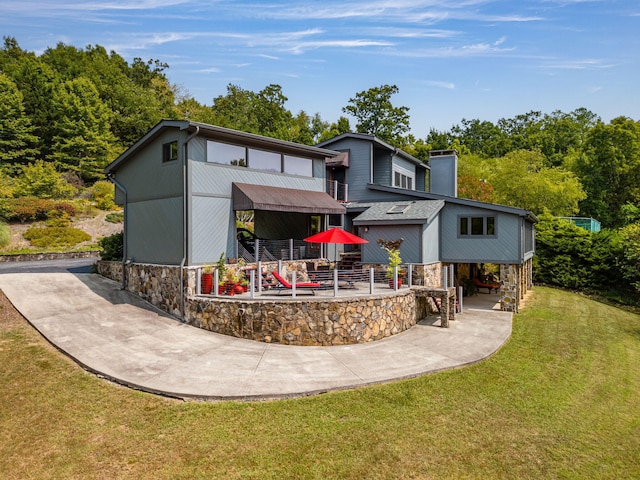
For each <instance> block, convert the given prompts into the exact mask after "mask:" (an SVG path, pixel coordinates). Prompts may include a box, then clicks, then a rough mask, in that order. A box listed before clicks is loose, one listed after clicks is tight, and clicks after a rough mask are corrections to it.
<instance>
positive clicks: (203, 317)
mask: <svg viewBox="0 0 640 480" xmlns="http://www.w3.org/2000/svg"><path fill="white" fill-rule="evenodd" d="M415 317H416V316H415V295H414V294H413V292H411V291H409V290H406V291H405V292H403V293H402V294H395V295H390V294H380V295H373V296H369V297H352V298H340V297H336V298H331V299H321V300H320V299H317V298H316V299H313V298H312V299H295V300H292V299H283V300H282V301H278V300H252V301H238V300H227V299H190V301H189V303H188V305H187V311H186V312H185V320H186V321H187V323H189V324H191V325H193V326H196V327H199V328H203V329H205V330H210V331H212V332H217V333H222V334H225V335H232V336H235V337H242V338H248V339H251V340H256V341H261V342H267V343H282V344H287V345H346V344H354V343H365V342H370V341H374V340H380V339H382V338H385V337H388V336H391V335H394V334H396V333H400V332H402V331H404V330H407V329H409V328H411V327H412V326H413V325H415V323H416V318H415Z"/></svg>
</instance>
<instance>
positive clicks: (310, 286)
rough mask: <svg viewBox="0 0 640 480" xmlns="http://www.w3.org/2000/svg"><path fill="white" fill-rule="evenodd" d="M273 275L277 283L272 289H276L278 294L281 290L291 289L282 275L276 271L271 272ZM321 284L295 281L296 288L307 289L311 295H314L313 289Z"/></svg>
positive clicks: (290, 285) (291, 286)
mask: <svg viewBox="0 0 640 480" xmlns="http://www.w3.org/2000/svg"><path fill="white" fill-rule="evenodd" d="M271 273H272V275H273V277H274V278H275V279H276V281H277V282H278V284H277V285H276V286H275V287H273V289H274V290H278V295H280V293H281V292H283V291H291V290H292V289H293V285H292V284H291V283H289V282H288V281H287V280H286V279H285V278H284V277H283V276H282V275H280V274H279V273H278V272H275V271H274V272H271ZM321 287H322V284H321V283H318V282H296V290H297V289H300V290H307V291H310V292H311V295H315V294H316V292H315V289H317V288H321Z"/></svg>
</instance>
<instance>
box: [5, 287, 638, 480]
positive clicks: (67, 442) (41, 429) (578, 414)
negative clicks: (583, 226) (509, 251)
mask: <svg viewBox="0 0 640 480" xmlns="http://www.w3.org/2000/svg"><path fill="white" fill-rule="evenodd" d="M462 321H464V320H462ZM0 478H8V479H13V478H16V479H28V478H34V479H36V478H37V479H42V478H65V479H68V478H83V479H84V478H105V479H115V478H135V479H140V478H154V479H156V478H159V479H162V478H171V479H192V478H203V479H204V478H206V479H210V478H225V479H226V478H231V479H233V478H256V479H265V478H267V479H269V478H274V479H281V478H295V479H299V478H318V479H325V478H335V479H362V478H385V479H387V478H388V479H396V478H412V479H415V478H437V479H442V478H455V479H460V478H473V479H490V478H505V479H506V478H508V479H523V478H536V479H539V478H541V479H553V478H575V479H603V478H610V479H637V478H640V316H638V315H636V314H633V313H629V312H626V311H623V310H621V309H617V308H614V307H611V306H606V305H603V304H601V303H597V302H595V301H592V300H589V299H587V298H585V297H582V296H579V295H575V294H572V293H567V292H563V291H559V290H553V289H548V288H542V287H536V288H535V290H534V291H533V292H532V294H531V296H530V297H529V298H528V299H527V305H526V307H525V308H524V309H523V312H522V313H520V314H519V315H517V316H515V317H514V330H513V336H512V338H511V339H510V341H509V342H508V343H507V344H506V345H505V346H504V347H503V349H502V350H501V351H499V352H498V353H497V354H496V355H494V356H493V357H491V358H490V359H488V360H486V361H484V362H481V363H479V364H476V365H474V366H471V367H466V368H462V369H458V370H452V371H448V372H442V373H438V374H434V375H428V376H425V377H422V378H418V379H413V380H408V381H401V382H397V383H393V384H389V385H383V386H375V387H368V388H362V389H357V390H353V391H347V392H339V393H330V394H325V395H321V396H316V397H309V398H303V399H296V400H287V401H274V402H263V403H237V402H222V403H199V402H180V401H176V400H169V399H163V398H160V397H156V396H153V395H149V394H144V393H140V392H135V391H132V390H129V389H126V388H123V387H119V386H116V385H112V384H109V383H107V382H105V381H103V380H100V379H98V378H96V377H94V376H93V375H91V374H88V373H86V372H84V371H83V370H82V369H80V368H79V367H77V366H76V365H75V364H73V363H71V362H70V361H69V360H68V359H67V358H66V357H64V356H63V355H62V354H60V353H58V352H57V351H56V350H55V349H53V348H52V347H51V346H49V345H48V344H47V343H46V342H45V341H43V340H42V339H41V337H40V336H39V335H38V334H37V333H36V332H35V331H34V330H33V329H31V328H30V327H29V326H28V325H27V324H25V322H24V321H22V320H20V319H19V318H15V316H13V315H12V314H11V311H10V309H9V308H8V307H7V306H6V304H5V306H4V307H2V308H0Z"/></svg>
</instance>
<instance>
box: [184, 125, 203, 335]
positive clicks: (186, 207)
mask: <svg viewBox="0 0 640 480" xmlns="http://www.w3.org/2000/svg"><path fill="white" fill-rule="evenodd" d="M194 127H195V131H194V132H193V133H192V134H190V135H189V136H188V137H187V139H186V140H185V141H184V157H183V159H182V180H183V190H182V260H180V320H181V321H182V322H184V321H185V320H184V266H185V264H186V263H187V248H188V246H189V245H188V240H187V234H188V232H189V228H188V221H187V218H188V214H189V201H188V199H189V176H188V173H189V168H188V158H189V156H188V154H189V142H190V141H191V140H192V139H193V137H195V136H196V135H198V133H200V127H199V126H198V125H194Z"/></svg>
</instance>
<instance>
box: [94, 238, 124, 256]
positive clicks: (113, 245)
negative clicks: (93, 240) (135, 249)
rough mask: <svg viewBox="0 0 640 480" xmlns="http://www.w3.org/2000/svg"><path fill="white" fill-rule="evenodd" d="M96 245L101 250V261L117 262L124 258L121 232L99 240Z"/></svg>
mask: <svg viewBox="0 0 640 480" xmlns="http://www.w3.org/2000/svg"><path fill="white" fill-rule="evenodd" d="M98 245H100V248H101V249H102V250H101V251H100V258H101V259H102V260H114V261H118V260H122V258H123V257H124V234H123V233H122V232H120V233H114V234H113V235H109V236H108V237H103V238H101V239H100V240H99V241H98Z"/></svg>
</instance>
